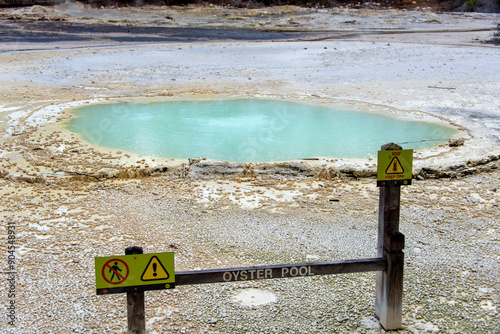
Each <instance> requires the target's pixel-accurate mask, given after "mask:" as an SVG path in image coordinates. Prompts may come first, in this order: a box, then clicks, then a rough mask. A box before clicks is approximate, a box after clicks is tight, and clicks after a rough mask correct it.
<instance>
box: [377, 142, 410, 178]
mask: <svg viewBox="0 0 500 334" xmlns="http://www.w3.org/2000/svg"><path fill="white" fill-rule="evenodd" d="M412 173H413V150H394V151H378V164H377V186H396V185H409V184H411V179H412Z"/></svg>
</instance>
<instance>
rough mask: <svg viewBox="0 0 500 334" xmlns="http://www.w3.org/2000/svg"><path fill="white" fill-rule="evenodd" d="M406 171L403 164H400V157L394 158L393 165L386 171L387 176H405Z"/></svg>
mask: <svg viewBox="0 0 500 334" xmlns="http://www.w3.org/2000/svg"><path fill="white" fill-rule="evenodd" d="M404 172H405V171H404V169H403V167H402V166H401V162H399V159H398V157H394V158H392V161H391V163H390V164H389V166H387V169H386V170H385V173H386V174H403V173H404Z"/></svg>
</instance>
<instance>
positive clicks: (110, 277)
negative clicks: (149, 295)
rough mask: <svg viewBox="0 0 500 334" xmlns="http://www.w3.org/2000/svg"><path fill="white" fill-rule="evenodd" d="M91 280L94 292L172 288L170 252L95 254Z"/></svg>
mask: <svg viewBox="0 0 500 334" xmlns="http://www.w3.org/2000/svg"><path fill="white" fill-rule="evenodd" d="M95 282H96V292H97V294H98V295H102V294H109V293H121V292H139V291H147V290H161V289H173V288H174V287H175V271H174V253H173V252H168V253H153V254H133V255H122V256H108V257H96V258H95Z"/></svg>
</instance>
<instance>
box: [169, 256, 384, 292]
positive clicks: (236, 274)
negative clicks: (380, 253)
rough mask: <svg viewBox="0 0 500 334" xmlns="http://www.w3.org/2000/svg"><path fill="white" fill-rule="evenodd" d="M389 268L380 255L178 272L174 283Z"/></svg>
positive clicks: (235, 280) (313, 274)
mask: <svg viewBox="0 0 500 334" xmlns="http://www.w3.org/2000/svg"><path fill="white" fill-rule="evenodd" d="M386 269H387V262H386V260H385V259H384V258H382V257H378V258H373V259H359V260H344V261H332V262H311V263H294V264H283V265H279V264H278V265H268V266H255V267H241V268H226V269H209V270H194V271H178V272H176V273H175V285H188V284H204V283H223V282H237V281H250V280H261V279H272V278H286V277H301V276H316V275H330V274H345V273H356V272H367V271H385V270H386Z"/></svg>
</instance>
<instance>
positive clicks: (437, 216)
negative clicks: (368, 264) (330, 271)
mask: <svg viewBox="0 0 500 334" xmlns="http://www.w3.org/2000/svg"><path fill="white" fill-rule="evenodd" d="M0 16H1V18H2V20H1V21H0V23H1V24H2V27H3V28H2V29H3V30H4V31H8V34H2V37H1V38H2V44H1V45H0V50H1V53H0V61H1V63H2V67H1V69H0V82H1V84H2V87H1V88H0V105H1V110H0V121H1V122H2V123H0V127H1V131H2V138H1V142H2V147H1V152H0V171H1V175H2V178H1V179H0V184H1V190H0V192H1V194H2V197H1V200H0V203H1V208H2V227H1V231H2V233H1V234H0V238H1V239H2V240H4V241H3V242H2V244H3V245H5V246H2V249H3V251H2V252H3V255H1V261H2V262H1V263H2V264H1V269H0V270H2V272H3V273H2V275H3V276H2V285H1V288H0V295H1V296H2V300H5V301H6V303H10V302H11V301H12V300H13V301H14V302H15V307H16V317H17V319H16V322H15V324H16V327H15V328H14V327H12V326H10V325H8V323H7V321H8V318H7V312H8V310H7V309H6V308H2V310H1V311H0V324H1V325H0V328H2V332H6V333H68V332H77V333H83V332H85V333H87V332H88V333H115V332H118V333H119V332H122V333H123V332H126V305H125V296H123V295H109V296H96V295H95V277H94V257H97V256H109V255H119V254H122V253H123V250H124V249H125V248H126V247H129V246H131V245H138V246H142V247H143V248H144V250H145V252H147V253H152V252H164V251H175V254H176V270H181V271H184V270H195V269H209V268H222V267H228V268H230V267H237V266H246V265H260V264H275V263H295V262H310V261H327V260H340V259H350V258H364V257H373V256H375V255H376V237H377V231H376V229H377V227H376V226H377V210H378V189H377V187H376V186H375V179H374V178H372V177H367V178H363V177H361V176H363V175H370V173H372V171H373V161H345V160H342V161H341V160H338V159H331V158H329V159H321V160H318V161H315V162H304V161H296V162H292V163H286V164H274V165H266V166H263V165H260V166H258V165H255V166H249V165H246V164H243V165H224V164H215V166H214V164H211V163H207V164H205V163H206V162H204V161H195V162H194V163H193V162H186V161H175V160H172V159H159V158H153V157H138V156H134V155H131V154H128V153H126V152H125V153H124V152H121V153H120V152H116V151H110V150H107V149H105V148H102V147H92V146H90V145H89V144H88V143H85V142H83V141H81V140H80V139H79V138H78V137H77V136H76V135H74V134H71V133H68V132H67V131H66V130H65V129H64V127H63V126H62V125H61V123H62V122H63V121H64V120H65V119H67V118H68V117H70V113H69V112H68V111H67V110H66V109H68V108H70V107H72V106H75V105H82V104H86V103H89V102H93V101H106V100H108V99H109V100H111V101H117V100H130V101H134V100H143V99H145V98H155V99H172V98H207V97H210V96H215V97H223V96H245V97H246V96H258V97H273V98H287V99H295V100H300V101H307V102H310V103H333V102H334V103H345V104H349V105H350V106H353V107H356V108H359V109H363V110H368V111H373V110H375V109H377V110H379V109H382V111H383V112H386V113H390V114H393V115H397V116H398V117H419V118H425V119H433V120H439V121H440V122H447V123H451V124H454V125H455V126H457V127H458V128H460V130H461V132H460V137H461V138H464V139H465V144H464V145H462V146H458V147H451V146H448V145H442V146H440V147H437V148H435V149H432V150H427V151H421V152H417V155H416V160H415V165H416V166H415V168H416V176H417V180H415V181H414V184H413V185H411V186H407V187H404V188H403V190H402V211H401V231H402V232H403V233H404V234H405V236H406V248H405V256H406V257H405V278H404V279H405V281H404V282H405V283H404V301H403V324H404V328H403V329H402V330H401V331H399V332H401V333H426V332H427V333H429V332H431V333H432V332H433V333H498V332H500V327H499V326H500V325H499V324H500V279H499V277H500V255H499V254H500V222H499V220H498V216H499V208H498V204H499V201H500V198H499V191H498V188H499V185H500V172H499V171H498V168H497V167H498V157H499V155H500V148H499V140H498V131H499V128H500V126H499V119H500V118H499V109H500V105H499V101H500V96H499V91H498V87H499V85H500V74H499V73H500V71H498V56H499V48H498V47H494V46H492V45H489V44H484V43H483V42H484V41H485V40H487V39H488V38H489V37H490V36H491V29H492V28H493V27H494V26H495V25H496V22H498V21H499V20H500V17H499V16H498V15H495V14H454V13H433V12H431V11H429V10H425V9H420V10H419V11H396V10H385V11H376V10H372V9H364V10H347V9H333V10H312V9H299V8H295V7H284V8H272V9H261V10H236V9H228V8H218V7H183V8H167V9H159V8H154V7H144V8H140V9H137V8H121V9H103V10H97V9H90V8H85V7H83V6H81V5H78V4H67V5H65V6H61V7H55V8H43V7H32V8H22V9H9V10H2V11H1V12H0ZM40 22H42V23H43V22H45V23H47V22H48V23H50V24H53V23H54V22H55V23H57V22H66V23H72V24H77V25H81V26H83V29H82V30H83V32H82V31H75V30H71V29H74V26H72V27H71V29H69V28H67V29H66V30H64V29H62V30H61V31H59V30H56V29H54V27H57V25H50V24H49V25H40V24H38V23H40ZM103 27H104V28H105V29H104V28H103ZM111 27H115V28H116V29H115V30H113V29H111ZM123 27H125V28H126V29H127V30H130V32H124V31H123V30H120V29H121V28H123ZM144 27H155V28H158V27H162V28H200V27H203V28H214V29H215V28H217V29H222V28H232V29H253V30H257V31H262V34H265V33H268V32H279V34H289V33H292V32H293V33H296V35H294V34H291V35H286V38H283V37H280V36H284V35H279V34H278V35H271V37H266V38H263V37H262V36H263V35H258V36H257V35H252V36H253V37H251V39H250V40H241V38H240V37H235V35H230V36H229V37H227V36H225V35H224V36H222V37H220V36H219V37H214V36H213V35H210V36H209V37H207V36H201V37H200V36H199V35H194V37H193V35H190V36H191V37H189V38H191V39H190V40H189V39H188V37H183V36H182V35H181V36H178V35H175V33H177V32H175V33H174V32H173V31H168V30H161V31H157V33H156V34H155V33H152V34H151V33H150V32H147V31H143V30H140V29H139V28H144ZM98 28H99V29H101V28H103V29H101V30H99V29H98ZM118 28H120V29H118ZM50 29H52V30H50ZM284 31H286V32H284ZM90 32H92V33H90ZM222 32H223V33H226V32H224V31H222ZM239 32H240V33H241V34H243V35H244V36H246V37H248V36H250V35H251V34H250V33H249V32H245V31H244V30H239ZM183 33H186V32H185V31H184V32H183ZM158 35H160V37H161V38H162V40H160V39H158V38H159V37H158ZM8 36H17V37H16V38H8ZM26 36H28V37H26ZM29 36H31V37H29ZM40 36H49V37H51V38H50V39H46V40H44V42H43V43H40V42H37V41H36V40H37V38H41V37H40ZM172 36H174V37H175V38H176V39H175V40H170V39H171V38H172ZM259 36H260V37H259ZM146 37H147V38H146ZM238 38H240V39H238ZM139 60H140V61H139ZM374 106H376V108H375V107H374ZM100 131H105V127H104V128H102V129H100ZM221 171H222V172H224V173H225V174H224V175H223V174H221ZM264 171H265V172H264ZM436 176H440V177H441V178H436ZM442 176H447V177H445V178H443V177H442ZM9 224H10V226H15V238H16V239H15V246H16V252H15V257H16V259H15V263H14V264H13V265H14V266H15V268H14V269H15V270H16V271H17V276H16V285H15V289H16V291H15V297H12V298H11V297H8V293H9V291H8V289H9V286H10V284H8V282H7V278H8V277H9V275H8V274H6V272H8V271H10V269H9V263H8V255H9V253H8V252H7V246H8V245H9V244H8V240H9V239H8V231H9V230H8V226H9ZM11 264H12V263H11ZM374 288H375V275H374V274H373V273H367V274H348V275H338V276H323V277H319V276H318V277H311V278H297V279H281V280H270V281H252V282H244V283H236V284H235V283H224V284H212V285H202V286H179V287H178V288H176V289H175V290H171V291H154V292H147V293H146V319H147V329H148V332H151V333H166V332H169V333H383V332H384V330H383V329H381V327H380V325H379V324H378V322H377V320H376V319H375V318H374V317H373V313H374V298H375V292H374ZM250 289H257V290H250ZM245 291H246V292H250V293H253V296H254V297H255V298H253V299H259V297H258V294H256V292H255V291H260V292H262V293H264V292H267V293H268V294H270V295H271V296H272V297H275V298H276V299H275V300H274V301H273V300H271V301H270V300H266V301H263V303H262V304H261V305H253V306H252V305H250V306H248V305H246V304H247V303H246V302H248V301H249V299H250V300H251V299H252V298H243V299H238V298H237V297H238V296H240V294H241V293H242V292H245ZM251 296H252V294H251ZM242 300H243V301H242Z"/></svg>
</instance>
